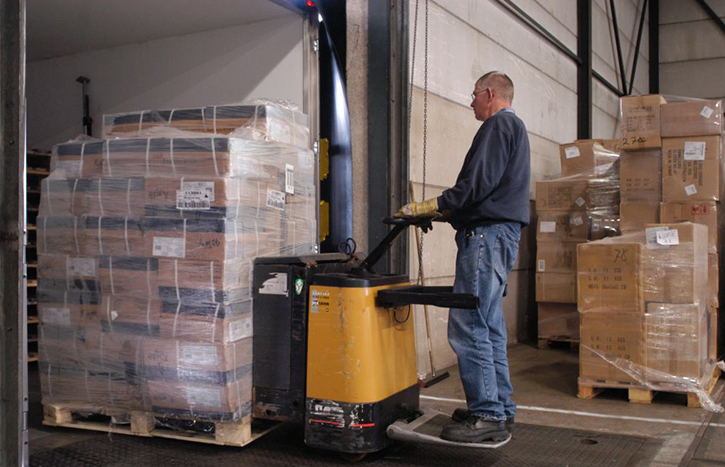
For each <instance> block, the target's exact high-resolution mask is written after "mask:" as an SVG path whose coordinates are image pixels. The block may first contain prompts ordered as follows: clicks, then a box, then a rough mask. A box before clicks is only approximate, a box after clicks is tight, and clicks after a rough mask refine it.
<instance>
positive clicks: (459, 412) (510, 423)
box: [451, 409, 514, 434]
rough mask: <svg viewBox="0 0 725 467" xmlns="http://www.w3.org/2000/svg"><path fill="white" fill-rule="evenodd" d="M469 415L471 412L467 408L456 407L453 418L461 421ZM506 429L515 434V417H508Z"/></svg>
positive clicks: (455, 420)
mask: <svg viewBox="0 0 725 467" xmlns="http://www.w3.org/2000/svg"><path fill="white" fill-rule="evenodd" d="M468 415H469V412H468V410H467V409H456V410H454V411H453V415H451V418H452V419H453V421H454V422H458V423H461V422H463V421H465V420H466V419H467V418H468ZM506 431H508V432H509V433H510V434H514V417H509V418H507V419H506Z"/></svg>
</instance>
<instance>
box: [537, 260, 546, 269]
mask: <svg viewBox="0 0 725 467" xmlns="http://www.w3.org/2000/svg"><path fill="white" fill-rule="evenodd" d="M537 270H538V271H539V272H544V271H546V260H545V259H540V260H539V267H538V269H537Z"/></svg>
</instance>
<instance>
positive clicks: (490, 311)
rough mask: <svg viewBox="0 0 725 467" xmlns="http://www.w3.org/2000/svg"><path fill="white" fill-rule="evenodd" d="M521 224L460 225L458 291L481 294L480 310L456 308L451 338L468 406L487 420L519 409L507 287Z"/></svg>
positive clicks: (450, 320) (451, 318) (451, 319)
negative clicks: (506, 310) (510, 355)
mask: <svg viewBox="0 0 725 467" xmlns="http://www.w3.org/2000/svg"><path fill="white" fill-rule="evenodd" d="M520 237H521V225H520V224H519V223H517V222H502V223H497V224H491V225H485V226H480V227H476V228H475V229H470V230H459V231H458V232H457V233H456V245H457V246H458V256H457V258H456V280H455V282H454V284H453V291H454V292H457V293H472V294H476V295H478V297H479V298H480V299H481V307H480V308H478V309H477V310H463V309H457V308H452V309H451V311H450V315H449V317H448V342H449V343H450V344H451V347H452V348H453V351H454V352H455V353H456V355H457V356H458V369H459V371H460V373H461V381H462V382H463V389H464V391H465V393H466V401H467V403H468V410H469V411H470V412H471V414H472V415H476V416H479V417H482V418H484V419H488V420H505V419H506V418H511V417H513V416H514V415H515V414H516V404H514V403H513V401H512V400H511V394H512V393H513V387H512V386H511V379H510V378H509V366H508V357H507V355H506V323H505V322H504V317H503V308H502V300H503V292H504V287H505V286H506V276H507V275H508V273H509V272H511V269H513V267H514V262H515V261H516V255H517V254H518V251H519V238H520Z"/></svg>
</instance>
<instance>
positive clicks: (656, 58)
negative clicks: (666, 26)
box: [649, 0, 660, 94]
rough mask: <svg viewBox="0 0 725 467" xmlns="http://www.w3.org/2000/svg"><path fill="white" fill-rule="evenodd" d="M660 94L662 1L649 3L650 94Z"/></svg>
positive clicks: (656, 0)
mask: <svg viewBox="0 0 725 467" xmlns="http://www.w3.org/2000/svg"><path fill="white" fill-rule="evenodd" d="M658 92H660V0H650V2H649V93H650V94H657V93H658Z"/></svg>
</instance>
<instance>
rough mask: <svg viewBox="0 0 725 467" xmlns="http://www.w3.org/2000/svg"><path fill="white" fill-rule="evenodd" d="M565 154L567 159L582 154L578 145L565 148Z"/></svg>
mask: <svg viewBox="0 0 725 467" xmlns="http://www.w3.org/2000/svg"><path fill="white" fill-rule="evenodd" d="M564 154H565V155H566V158H567V159H574V158H575V157H579V156H581V153H580V152H579V148H578V147H576V146H572V147H570V148H566V149H564Z"/></svg>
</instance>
